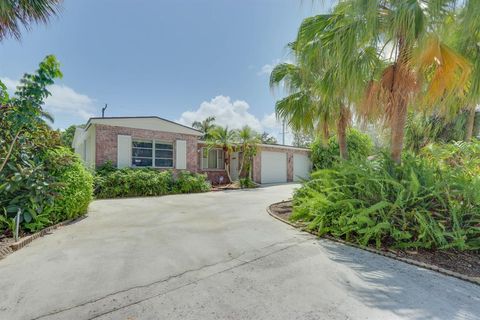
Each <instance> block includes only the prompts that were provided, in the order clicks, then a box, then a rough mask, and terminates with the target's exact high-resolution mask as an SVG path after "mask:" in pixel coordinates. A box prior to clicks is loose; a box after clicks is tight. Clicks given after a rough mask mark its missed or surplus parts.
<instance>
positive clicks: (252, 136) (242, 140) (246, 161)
mask: <svg viewBox="0 0 480 320" xmlns="http://www.w3.org/2000/svg"><path fill="white" fill-rule="evenodd" d="M237 138H238V150H239V151H240V152H241V153H242V161H241V162H240V169H239V170H238V173H239V176H240V175H241V174H242V171H243V169H244V168H246V169H247V177H249V178H250V176H251V173H252V172H251V170H252V162H253V157H255V155H256V154H257V145H258V144H259V143H260V141H261V140H260V135H259V134H258V133H257V132H255V130H253V129H252V128H250V127H249V126H244V127H243V128H241V129H240V130H238V132H237Z"/></svg>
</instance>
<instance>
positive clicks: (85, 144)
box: [74, 127, 95, 167]
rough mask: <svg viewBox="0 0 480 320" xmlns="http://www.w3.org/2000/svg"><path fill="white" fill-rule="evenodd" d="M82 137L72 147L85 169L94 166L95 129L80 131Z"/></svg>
mask: <svg viewBox="0 0 480 320" xmlns="http://www.w3.org/2000/svg"><path fill="white" fill-rule="evenodd" d="M80 132H81V133H79V134H81V135H82V137H81V138H80V139H79V142H77V144H76V145H75V146H74V149H75V153H77V154H78V155H79V156H80V158H81V159H82V160H83V162H84V163H85V165H86V166H87V167H94V166H95V128H94V127H90V128H88V130H87V131H83V130H80Z"/></svg>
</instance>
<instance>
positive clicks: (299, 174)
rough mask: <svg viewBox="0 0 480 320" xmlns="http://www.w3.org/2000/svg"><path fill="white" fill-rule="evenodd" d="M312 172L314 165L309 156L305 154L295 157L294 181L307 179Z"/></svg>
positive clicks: (295, 155)
mask: <svg viewBox="0 0 480 320" xmlns="http://www.w3.org/2000/svg"><path fill="white" fill-rule="evenodd" d="M311 170H312V163H311V161H310V159H309V158H308V156H306V155H303V154H294V155H293V181H300V180H302V179H307V178H308V176H309V175H310V171H311Z"/></svg>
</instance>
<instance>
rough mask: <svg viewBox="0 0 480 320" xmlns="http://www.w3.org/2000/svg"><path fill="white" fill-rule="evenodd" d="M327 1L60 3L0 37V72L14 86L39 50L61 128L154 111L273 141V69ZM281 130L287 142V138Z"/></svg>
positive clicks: (276, 130)
mask: <svg viewBox="0 0 480 320" xmlns="http://www.w3.org/2000/svg"><path fill="white" fill-rule="evenodd" d="M330 7H331V6H330V2H329V1H328V0H318V1H311V0H242V1H238V0H168V1H167V0H161V1H160V0H155V1H154V0H148V1H147V0H81V1H78V0H65V1H64V3H63V5H62V10H61V13H60V15H59V16H58V17H54V18H52V20H51V21H50V23H49V24H47V25H37V26H34V27H33V28H32V29H31V30H27V31H24V32H23V35H22V39H21V40H20V41H18V40H15V39H7V40H4V41H3V42H1V43H0V79H1V80H2V81H3V82H4V83H5V84H6V85H7V87H9V89H10V90H12V91H13V90H14V87H15V86H16V85H17V84H18V80H19V79H20V78H21V77H22V75H23V74H24V73H25V72H33V71H34V70H35V69H36V68H37V66H38V63H39V62H40V61H41V60H42V59H43V58H44V57H45V56H46V55H48V54H54V55H55V56H56V57H57V59H58V60H59V61H60V63H61V70H62V72H63V74H64V76H63V78H62V79H60V80H58V81H57V82H56V83H55V85H53V86H52V87H50V91H51V93H52V96H51V97H49V98H48V99H47V101H46V104H45V109H46V110H48V111H49V112H51V113H52V114H53V116H54V117H55V122H54V124H53V127H55V128H60V129H65V128H67V127H68V126H70V125H72V124H82V123H85V122H86V121H87V120H88V118H89V117H92V116H100V115H101V108H102V107H103V106H104V105H105V103H108V109H107V110H106V113H105V115H106V116H148V115H155V116H159V117H162V118H166V119H169V120H173V121H177V122H180V123H182V124H185V125H191V123H192V122H193V121H195V120H203V119H204V118H206V117H207V116H210V115H214V116H216V118H217V123H218V124H221V125H224V126H225V125H228V126H229V127H230V128H239V127H241V126H243V125H250V126H251V127H252V128H254V129H255V130H257V131H259V132H262V131H267V132H269V133H271V134H272V135H274V136H276V137H277V138H278V139H279V141H280V142H281V131H282V129H281V125H280V124H279V123H278V121H276V118H275V114H274V107H275V101H276V100H278V99H279V98H281V97H282V95H283V93H282V92H281V91H275V92H273V93H272V91H271V90H270V88H269V85H268V79H269V73H270V71H271V70H272V67H273V66H274V65H275V64H277V63H279V62H283V61H289V60H290V57H289V55H288V51H287V50H286V45H287V44H288V42H290V41H292V40H293V39H294V38H295V35H296V32H297V30H298V27H299V25H300V23H301V21H302V20H303V19H304V18H305V17H308V16H311V15H315V14H319V13H324V12H327V11H328V10H330ZM290 138H291V137H289V135H287V140H288V139H290Z"/></svg>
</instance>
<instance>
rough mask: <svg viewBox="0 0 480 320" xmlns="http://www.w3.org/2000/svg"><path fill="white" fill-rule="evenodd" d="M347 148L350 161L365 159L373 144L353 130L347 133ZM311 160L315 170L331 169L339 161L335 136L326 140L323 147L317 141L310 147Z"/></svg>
mask: <svg viewBox="0 0 480 320" xmlns="http://www.w3.org/2000/svg"><path fill="white" fill-rule="evenodd" d="M347 148H348V154H349V158H350V159H365V158H367V157H368V156H369V155H371V154H372V152H373V142H372V140H371V139H370V137H369V136H368V135H366V134H364V133H362V132H360V131H358V130H356V129H354V128H349V129H348V131H347ZM311 159H312V163H313V167H314V168H316V169H325V168H331V167H332V166H333V165H334V164H336V163H337V162H338V161H339V159H340V147H339V146H338V141H337V137H336V136H332V137H331V138H330V139H328V143H327V144H326V145H325V143H324V142H323V141H321V140H320V139H317V140H316V141H314V142H313V143H312V145H311Z"/></svg>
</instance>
